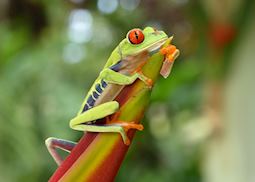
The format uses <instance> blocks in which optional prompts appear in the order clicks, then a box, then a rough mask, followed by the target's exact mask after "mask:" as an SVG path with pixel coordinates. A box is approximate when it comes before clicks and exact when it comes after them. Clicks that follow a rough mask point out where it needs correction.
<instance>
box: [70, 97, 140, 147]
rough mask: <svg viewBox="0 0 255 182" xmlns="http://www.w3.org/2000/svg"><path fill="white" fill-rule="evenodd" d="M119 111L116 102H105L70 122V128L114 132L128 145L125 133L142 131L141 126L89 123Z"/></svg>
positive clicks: (119, 123)
mask: <svg viewBox="0 0 255 182" xmlns="http://www.w3.org/2000/svg"><path fill="white" fill-rule="evenodd" d="M118 109H119V103H118V102H116V101H110V102H106V103H104V104H100V105H98V106H95V107H93V108H91V109H89V110H87V111H85V112H84V113H81V114H80V115H78V116H77V117H75V118H74V119H72V120H71V121H70V127H71V128H72V129H74V130H79V131H89V132H114V133H120V134H121V136H122V138H123V141H124V143H125V144H126V145H129V143H130V141H129V138H128V137H127V134H126V132H127V131H128V130H129V129H137V130H142V129H143V126H142V125H140V124H135V123H129V122H122V121H121V122H118V121H117V122H113V123H109V124H108V123H106V124H103V125H99V124H97V123H91V122H93V121H96V120H98V119H101V118H104V117H107V116H109V115H111V114H114V113H115V112H116V111H118Z"/></svg>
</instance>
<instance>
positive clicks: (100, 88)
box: [82, 79, 108, 112]
mask: <svg viewBox="0 0 255 182" xmlns="http://www.w3.org/2000/svg"><path fill="white" fill-rule="evenodd" d="M107 85H108V84H107V83H106V82H105V81H104V80H103V79H102V80H101V84H99V83H98V84H96V86H95V91H93V92H92V94H91V95H90V96H89V98H88V99H87V102H86V104H85V105H84V107H83V110H82V112H85V111H87V110H89V109H90V108H92V107H93V106H94V104H95V102H96V100H97V99H98V97H99V96H100V95H101V93H102V92H103V90H104V89H105V88H106V87H107Z"/></svg>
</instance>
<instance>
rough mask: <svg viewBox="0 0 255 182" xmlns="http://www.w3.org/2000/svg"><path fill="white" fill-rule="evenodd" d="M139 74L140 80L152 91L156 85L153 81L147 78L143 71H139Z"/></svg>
mask: <svg viewBox="0 0 255 182" xmlns="http://www.w3.org/2000/svg"><path fill="white" fill-rule="evenodd" d="M137 73H138V77H139V79H140V80H142V81H143V82H144V83H145V84H146V86H147V87H148V88H150V89H151V88H152V87H153V85H154V82H153V80H152V79H150V78H148V77H147V76H145V75H144V74H143V72H142V71H139V72H137Z"/></svg>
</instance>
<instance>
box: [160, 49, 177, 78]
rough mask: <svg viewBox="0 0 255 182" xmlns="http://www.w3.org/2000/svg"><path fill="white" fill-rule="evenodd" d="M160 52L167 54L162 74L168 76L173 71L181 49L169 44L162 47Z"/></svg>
mask: <svg viewBox="0 0 255 182" xmlns="http://www.w3.org/2000/svg"><path fill="white" fill-rule="evenodd" d="M160 53H161V54H163V55H164V56H165V60H164V63H163V65H162V68H161V70H160V74H161V75H162V76H163V77H164V78H167V77H168V76H169V74H170V73H171V69H172V67H173V63H174V60H175V59H176V58H177V57H178V56H179V54H180V51H179V50H178V49H177V48H176V47H175V46H174V45H168V46H166V47H163V48H161V49H160Z"/></svg>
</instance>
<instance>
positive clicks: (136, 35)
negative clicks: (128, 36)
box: [135, 31, 138, 40]
mask: <svg viewBox="0 0 255 182" xmlns="http://www.w3.org/2000/svg"><path fill="white" fill-rule="evenodd" d="M135 38H136V39H137V40H138V33H137V31H135Z"/></svg>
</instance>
